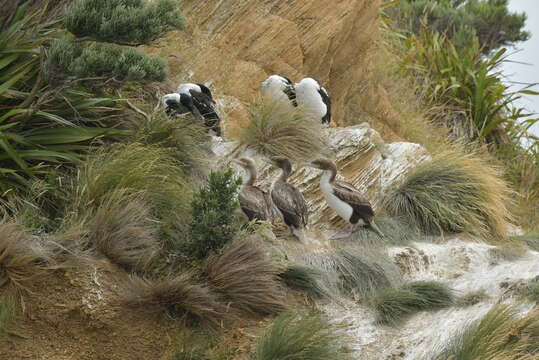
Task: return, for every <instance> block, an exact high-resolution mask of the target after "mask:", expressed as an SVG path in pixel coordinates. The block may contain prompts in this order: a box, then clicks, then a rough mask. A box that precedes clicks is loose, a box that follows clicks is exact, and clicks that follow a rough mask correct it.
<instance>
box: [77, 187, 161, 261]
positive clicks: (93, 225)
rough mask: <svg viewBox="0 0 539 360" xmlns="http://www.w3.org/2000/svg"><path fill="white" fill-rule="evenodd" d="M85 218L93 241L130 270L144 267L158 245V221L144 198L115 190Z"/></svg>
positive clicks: (93, 243)
mask: <svg viewBox="0 0 539 360" xmlns="http://www.w3.org/2000/svg"><path fill="white" fill-rule="evenodd" d="M86 222H87V223H86V227H87V228H88V237H89V239H90V242H91V244H92V245H93V246H94V247H95V248H96V249H97V251H99V252H100V253H101V254H103V255H105V256H106V257H107V258H108V259H109V260H110V261H111V262H113V263H115V264H118V265H120V266H122V267H123V268H125V269H126V270H128V271H143V270H144V269H145V268H146V267H147V266H148V264H149V263H150V261H151V260H152V258H153V257H154V255H155V254H156V253H157V251H158V249H159V244H158V241H157V229H156V222H155V221H152V219H151V215H150V209H149V208H148V205H147V204H146V203H144V201H143V199H142V198H137V197H134V196H125V194H124V193H123V192H121V191H119V192H115V193H112V194H110V195H109V196H108V198H107V199H106V200H104V201H102V202H101V203H100V204H99V206H98V207H97V208H96V209H95V211H94V212H93V213H92V214H91V215H90V216H89V218H87V219H86Z"/></svg>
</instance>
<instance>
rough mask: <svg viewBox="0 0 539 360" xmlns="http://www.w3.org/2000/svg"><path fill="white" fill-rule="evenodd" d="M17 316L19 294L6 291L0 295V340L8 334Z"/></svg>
mask: <svg viewBox="0 0 539 360" xmlns="http://www.w3.org/2000/svg"><path fill="white" fill-rule="evenodd" d="M16 315H17V293H16V292H14V291H4V292H3V293H2V295H0V339H1V338H2V337H3V335H5V334H6V332H7V331H8V329H9V327H10V326H11V324H12V323H13V321H14V320H15V316H16Z"/></svg>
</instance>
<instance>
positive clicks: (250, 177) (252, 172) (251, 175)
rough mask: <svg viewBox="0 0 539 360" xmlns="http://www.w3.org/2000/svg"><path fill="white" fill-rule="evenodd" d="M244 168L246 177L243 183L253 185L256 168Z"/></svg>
mask: <svg viewBox="0 0 539 360" xmlns="http://www.w3.org/2000/svg"><path fill="white" fill-rule="evenodd" d="M246 170H247V176H248V179H247V182H246V183H245V185H248V186H253V185H254V184H255V181H256V169H251V168H247V169H246Z"/></svg>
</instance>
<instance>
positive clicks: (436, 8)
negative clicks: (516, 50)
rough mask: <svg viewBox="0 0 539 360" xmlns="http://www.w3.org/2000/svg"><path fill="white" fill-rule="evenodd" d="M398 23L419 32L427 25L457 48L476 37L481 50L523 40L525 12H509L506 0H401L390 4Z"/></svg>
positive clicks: (487, 50)
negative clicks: (444, 36)
mask: <svg viewBox="0 0 539 360" xmlns="http://www.w3.org/2000/svg"><path fill="white" fill-rule="evenodd" d="M393 12H394V16H395V18H396V19H397V20H398V21H399V23H400V27H403V28H405V29H408V30H410V31H413V32H415V33H419V32H420V31H421V30H422V28H423V27H428V28H430V29H432V30H433V31H436V32H438V33H440V34H447V36H448V37H449V38H450V39H452V40H453V41H454V42H455V44H456V45H457V47H458V49H459V50H463V49H465V48H466V47H467V46H469V44H470V42H471V41H472V40H473V38H475V37H477V38H478V39H479V43H480V44H481V48H482V51H483V53H484V54H488V53H489V52H491V51H492V50H494V49H498V48H500V47H504V46H509V45H513V44H514V43H515V42H519V41H526V40H528V39H529V38H530V33H529V32H527V31H525V30H524V26H525V23H526V14H525V13H521V14H519V13H511V12H510V11H509V9H508V0H501V1H500V0H497V1H491V0H479V1H477V0H457V1H446V0H434V1H433V0H404V1H401V2H400V3H399V4H398V6H395V8H394V11H393Z"/></svg>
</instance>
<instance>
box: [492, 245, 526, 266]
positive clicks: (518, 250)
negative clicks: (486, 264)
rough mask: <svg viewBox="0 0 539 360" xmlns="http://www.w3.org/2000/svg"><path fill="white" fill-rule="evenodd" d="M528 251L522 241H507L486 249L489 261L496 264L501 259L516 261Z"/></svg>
mask: <svg viewBox="0 0 539 360" xmlns="http://www.w3.org/2000/svg"><path fill="white" fill-rule="evenodd" d="M528 251H529V249H528V247H527V246H526V245H525V244H524V243H523V242H518V241H508V242H506V243H503V244H501V245H498V246H496V247H494V248H492V249H490V250H489V251H488V254H489V256H490V258H491V263H493V264H498V263H499V262H502V261H517V260H519V259H521V258H522V257H524V255H526V253H527V252H528Z"/></svg>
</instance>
